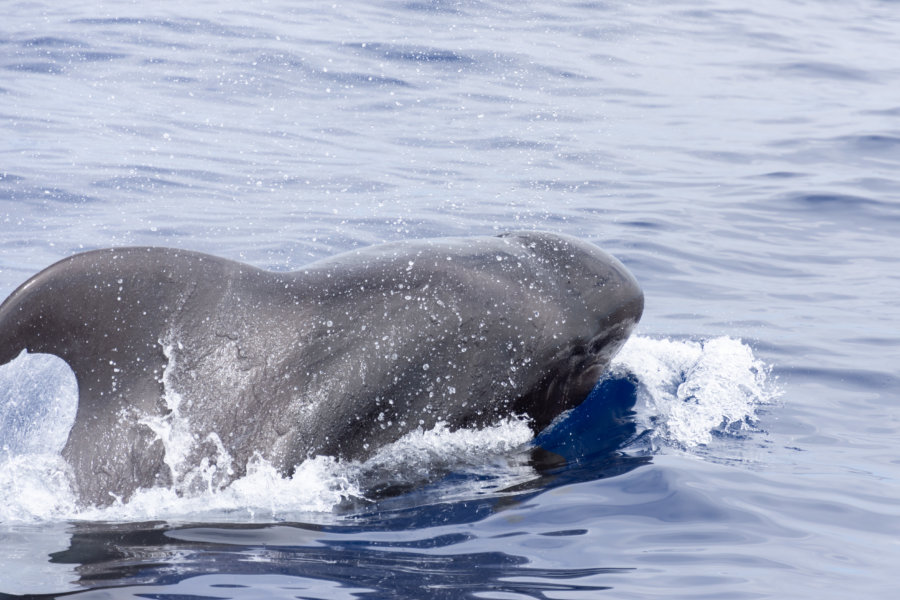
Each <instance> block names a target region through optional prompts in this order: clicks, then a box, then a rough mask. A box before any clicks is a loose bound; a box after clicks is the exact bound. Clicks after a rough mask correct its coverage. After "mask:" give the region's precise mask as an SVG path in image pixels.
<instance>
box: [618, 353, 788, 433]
mask: <svg viewBox="0 0 900 600" xmlns="http://www.w3.org/2000/svg"><path fill="white" fill-rule="evenodd" d="M613 367H614V368H615V367H620V368H622V367H624V368H625V369H626V370H628V371H630V372H632V373H634V375H635V376H636V377H637V378H638V380H639V382H640V385H639V387H638V403H637V409H638V418H639V419H640V420H641V421H643V423H642V424H643V425H645V426H647V427H649V428H653V429H654V430H655V434H656V437H657V439H659V440H662V442H663V443H666V444H669V445H674V446H680V447H684V448H691V447H695V446H699V445H704V444H709V443H710V442H711V441H712V438H713V435H714V434H716V433H722V434H728V433H735V432H739V431H741V430H744V429H747V428H749V427H750V426H752V424H754V423H756V422H757V421H758V415H757V409H758V408H759V407H760V406H764V405H767V404H770V403H772V402H773V401H774V400H775V399H776V398H777V397H778V396H779V394H780V391H779V390H778V388H777V386H776V385H775V382H774V380H773V379H772V378H771V376H770V372H771V367H770V366H768V365H766V364H765V363H764V362H763V361H761V360H759V359H758V358H756V357H755V356H754V355H753V350H752V349H751V348H750V346H748V345H747V344H745V343H743V342H742V341H741V340H739V339H733V338H730V337H727V336H724V337H717V338H713V339H710V340H706V341H690V340H684V341H677V340H668V339H652V338H648V337H643V336H635V337H633V338H631V339H630V340H629V341H628V342H627V343H626V345H625V347H624V348H623V349H622V351H621V352H620V353H619V355H618V356H617V357H616V359H615V361H614V362H613Z"/></svg>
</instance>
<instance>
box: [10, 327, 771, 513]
mask: <svg viewBox="0 0 900 600" xmlns="http://www.w3.org/2000/svg"><path fill="white" fill-rule="evenodd" d="M169 351H171V349H169ZM613 367H614V368H621V369H623V370H627V371H630V372H631V373H633V374H634V375H635V376H636V377H637V379H638V381H639V384H638V394H639V398H638V405H637V410H638V420H639V425H641V426H644V427H646V428H650V429H653V430H654V431H655V435H656V439H657V441H659V442H660V443H662V444H663V445H667V446H670V447H677V448H684V449H688V450H689V451H690V449H691V448H697V447H698V446H699V447H705V446H704V445H706V444H709V443H710V441H711V440H712V438H713V436H714V435H715V434H726V435H728V434H730V433H733V432H735V431H740V430H741V429H742V428H744V427H750V426H751V425H752V424H753V423H754V422H755V421H756V419H757V409H758V408H759V407H761V406H764V405H766V404H769V403H771V402H772V401H773V400H774V399H775V398H777V396H778V393H779V392H778V390H777V387H776V386H775V384H774V382H773V380H772V378H771V377H770V369H769V367H768V366H766V365H765V364H764V363H763V362H762V361H760V360H759V359H757V358H756V357H755V356H754V355H753V352H752V350H751V349H750V347H749V346H747V345H746V344H744V343H742V342H741V341H740V340H735V339H732V338H728V337H720V338H715V339H711V340H707V341H702V342H697V341H673V340H667V339H651V338H647V337H642V336H636V337H634V338H632V339H631V340H630V341H629V342H628V343H627V344H626V346H625V347H624V348H623V350H622V352H621V353H620V354H619V356H618V357H617V358H616V360H615V362H614V364H613ZM164 376H165V374H164ZM166 389H167V397H166V400H167V402H168V403H169V408H170V409H171V413H170V415H169V416H167V417H166V418H165V419H161V420H158V421H154V422H153V423H149V422H148V424H149V425H151V426H152V427H153V428H154V431H155V432H156V433H157V435H158V436H159V437H160V438H161V439H163V440H164V442H165V444H166V450H167V460H168V461H169V462H170V466H171V467H173V471H174V472H176V473H177V474H178V477H177V479H178V481H179V483H178V484H177V485H175V486H173V487H172V488H170V489H160V488H157V489H150V490H141V491H139V492H137V493H136V494H135V495H134V496H133V497H132V498H131V499H130V500H129V501H128V502H125V503H121V502H120V503H117V504H115V505H113V506H110V507H105V508H91V509H79V508H77V506H76V503H75V496H74V494H73V493H72V490H71V488H70V484H69V481H70V480H69V475H68V467H67V465H66V464H65V462H64V461H63V460H62V458H61V457H60V455H59V450H60V449H61V448H62V446H63V444H64V442H65V439H66V436H67V435H68V429H69V428H70V427H71V424H72V422H73V420H74V412H75V406H76V404H77V388H76V385H75V381H74V376H73V375H72V372H71V370H69V369H68V367H67V366H65V364H64V363H63V362H62V361H60V360H58V359H55V358H52V357H46V356H37V355H26V354H23V355H22V356H20V357H19V358H18V359H16V360H14V361H12V362H11V363H10V364H8V365H6V366H4V367H0V401H2V404H0V448H2V449H3V451H2V453H0V522H6V523H9V522H35V521H45V522H46V521H63V520H81V519H87V520H108V521H109V520H111V521H134V520H153V519H168V520H178V519H190V520H193V521H198V520H210V521H220V520H241V521H247V520H261V521H271V520H279V519H289V518H299V519H306V520H312V519H315V518H316V517H315V515H316V514H318V515H327V514H330V513H331V512H332V511H333V510H334V508H335V507H337V506H338V505H340V504H341V503H342V502H345V501H346V500H347V499H348V498H356V499H361V498H364V496H365V495H366V494H367V493H368V490H367V485H368V484H370V483H372V481H373V478H374V480H376V481H378V482H383V481H384V480H385V479H386V480H387V482H386V483H387V484H388V485H390V484H395V483H396V484H401V485H402V484H408V483H411V482H412V483H416V482H422V483H427V482H428V481H433V477H434V474H435V473H437V474H440V473H461V472H467V473H477V474H479V476H478V477H473V478H459V479H460V480H462V481H463V482H464V483H465V482H466V481H468V483H467V485H469V486H470V487H468V488H466V489H461V488H460V489H456V488H452V489H451V488H450V487H446V486H443V484H442V485H441V486H438V488H437V490H436V491H435V492H434V493H435V494H440V498H437V499H438V500H439V501H446V500H448V498H449V499H453V497H456V496H458V497H471V496H472V494H479V493H493V491H494V490H502V489H504V488H505V487H509V486H512V485H515V484H516V483H519V482H522V481H527V480H528V479H530V478H532V477H534V475H535V474H534V471H533V470H532V469H531V467H530V466H528V465H527V464H526V463H525V462H524V461H523V462H522V464H518V463H517V462H516V460H517V459H516V458H515V457H516V456H517V451H518V450H519V449H522V448H523V447H525V446H526V445H527V444H528V442H529V441H530V440H531V438H532V434H531V430H530V428H529V427H528V424H527V423H526V422H525V421H523V420H520V419H515V418H510V419H507V420H506V421H503V422H501V423H499V424H497V425H494V426H493V427H487V428H484V429H480V430H471V429H464V430H458V431H450V429H449V427H448V426H447V425H446V424H443V423H440V424H438V425H437V426H436V427H435V428H433V429H431V430H422V429H418V430H415V431H412V432H410V433H408V434H407V435H405V436H404V437H402V438H401V439H399V440H398V441H397V442H395V443H393V444H390V445H388V446H386V447H384V448H382V449H381V450H379V451H378V452H377V453H376V454H375V456H373V457H372V458H371V459H369V460H368V461H365V462H350V461H339V460H336V459H334V458H332V457H321V456H320V457H315V458H310V459H308V460H306V461H304V462H303V463H302V464H300V465H298V466H297V468H296V469H295V472H294V473H293V475H292V476H291V477H286V476H283V475H281V474H280V473H278V472H277V470H276V469H275V468H274V467H273V466H272V465H271V464H269V463H267V462H266V461H264V460H262V459H260V458H255V459H253V460H251V462H250V464H249V465H248V468H247V472H246V474H245V475H244V476H242V477H240V478H238V479H236V480H234V481H232V482H231V483H230V484H228V485H221V484H218V483H216V482H217V481H219V480H217V478H216V477H215V474H216V472H215V469H223V468H227V467H228V464H227V460H225V459H226V458H227V452H226V451H225V448H224V447H223V446H222V444H221V441H220V440H218V439H217V438H216V437H215V436H212V437H210V438H208V439H205V440H195V439H194V438H193V437H192V436H191V434H190V428H189V427H188V424H187V423H185V422H183V418H182V417H181V415H180V408H181V406H182V404H181V403H182V402H183V399H182V398H180V397H179V396H178V395H177V394H176V393H175V392H174V391H172V389H171V386H168V385H167V386H166ZM198 444H202V445H204V447H215V448H218V449H219V452H218V453H217V454H218V456H217V460H216V462H217V465H209V464H202V463H201V464H200V465H193V466H190V465H188V462H190V460H191V457H190V452H191V449H192V448H195V447H196V446H197V445H198ZM170 452H171V454H169V453H170ZM503 457H507V458H506V459H504V458H503ZM510 457H512V458H510ZM482 475H483V476H482ZM492 478H493V479H492ZM460 485H462V484H460ZM471 486H480V488H479V489H477V490H476V489H473V488H472V487H471ZM426 501H427V499H426Z"/></svg>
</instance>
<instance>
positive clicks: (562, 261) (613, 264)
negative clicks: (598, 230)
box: [501, 232, 644, 431]
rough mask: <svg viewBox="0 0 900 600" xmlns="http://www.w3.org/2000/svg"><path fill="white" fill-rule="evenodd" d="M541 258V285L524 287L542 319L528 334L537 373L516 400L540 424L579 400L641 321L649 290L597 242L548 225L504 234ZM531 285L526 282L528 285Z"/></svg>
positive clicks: (529, 308)
mask: <svg viewBox="0 0 900 600" xmlns="http://www.w3.org/2000/svg"><path fill="white" fill-rule="evenodd" d="M501 237H502V238H503V239H505V240H507V241H508V242H510V243H514V244H519V245H521V246H522V247H523V248H524V249H527V251H528V252H529V253H530V255H531V256H532V257H533V259H534V260H535V261H536V262H537V263H538V264H539V265H540V267H541V268H540V270H539V273H540V281H539V282H537V283H536V287H538V288H539V289H538V290H537V291H536V292H535V293H534V294H530V295H526V294H523V297H525V298H526V301H527V302H530V303H531V305H530V306H528V305H526V306H524V307H523V309H522V310H525V311H533V314H534V315H536V316H535V318H536V319H539V321H540V327H539V328H538V329H537V332H536V333H535V335H534V337H533V339H532V340H530V342H531V351H532V353H533V354H534V355H535V356H534V358H535V360H534V361H533V364H536V365H542V366H543V369H542V371H540V372H537V373H536V376H537V377H538V380H537V382H536V383H534V385H533V386H532V387H531V388H530V389H528V390H527V391H526V392H525V393H524V394H523V395H522V396H520V397H519V398H518V399H517V400H516V402H515V407H516V409H517V410H518V411H519V412H523V413H526V414H528V415H529V416H530V417H531V419H532V424H533V428H534V429H535V430H536V431H539V430H541V429H543V428H544V427H546V426H547V425H549V424H550V422H551V421H552V420H553V419H554V418H556V416H558V415H559V414H560V413H562V412H564V411H565V410H568V409H570V408H572V407H574V406H576V405H578V404H579V403H581V402H582V401H583V400H584V399H585V398H586V397H587V396H588V394H589V393H590V392H591V390H592V389H593V388H594V386H595V385H596V384H597V382H598V381H599V380H600V378H601V377H602V375H603V373H604V372H605V371H606V370H607V368H608V367H609V364H610V362H611V361H612V359H613V357H614V356H615V355H616V353H617V352H618V351H619V349H620V348H621V347H622V346H623V345H624V344H625V342H626V340H627V339H628V337H629V335H630V334H631V332H632V331H633V329H634V327H635V326H636V325H637V323H638V321H640V318H641V315H642V313H643V309H644V294H643V292H642V291H641V288H640V286H639V285H638V282H637V280H636V279H635V278H634V276H633V275H632V274H631V273H630V272H629V271H628V269H626V268H625V266H624V265H623V264H622V263H621V262H619V261H618V260H617V259H616V258H614V257H613V256H611V255H609V254H607V253H606V252H604V251H603V250H601V249H600V248H598V247H597V246H595V245H594V244H591V243H588V242H585V241H582V240H579V239H576V238H573V237H570V236H564V235H557V234H551V233H545V232H514V233H508V234H504V235H503V236H501ZM524 287H528V286H523V288H524Z"/></svg>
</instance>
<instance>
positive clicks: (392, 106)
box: [0, 0, 900, 599]
mask: <svg viewBox="0 0 900 600" xmlns="http://www.w3.org/2000/svg"><path fill="white" fill-rule="evenodd" d="M3 13H4V15H5V16H4V18H3V22H2V24H0V48H2V52H0V128H2V130H0V232H2V235H0V296H3V297H5V296H6V294H8V293H9V292H11V291H12V290H13V289H14V288H15V287H16V286H17V285H18V284H19V283H21V282H22V281H24V280H25V279H26V278H27V277H29V276H30V275H32V274H33V273H35V272H36V271H38V270H39V269H41V268H43V267H45V266H47V265H48V264H50V263H51V262H53V261H55V260H58V259H60V258H62V257H65V256H68V255H70V254H71V253H73V252H76V251H78V250H81V249H88V248H95V247H102V246H110V245H123V244H153V245H168V246H178V247H185V248H191V249H196V250H202V251H206V252H211V253H214V254H217V255H220V256H226V257H229V258H235V259H240V260H244V261H246V262H250V263H252V264H254V265H258V266H262V267H266V268H271V269H291V268H297V267H299V266H301V265H303V264H305V263H307V262H310V261H312V260H314V259H317V258H321V257H325V256H328V255H331V254H334V253H337V252H339V251H342V250H347V249H350V248H353V247H357V246H363V245H368V244H371V243H376V242H380V241H385V240H392V239H401V238H415V237H428V236H441V235H457V234H484V233H491V232H494V231H504V230H508V229H515V228H540V229H548V230H553V231H559V232H564V233H568V234H573V235H578V236H580V237H583V238H585V239H589V240H592V241H594V242H596V243H598V244H600V245H601V246H603V247H604V248H605V249H607V250H608V251H610V252H611V253H613V254H615V255H616V256H617V257H619V258H620V259H621V260H622V261H623V262H624V263H626V264H627V265H628V266H629V268H630V269H631V270H632V271H633V272H634V274H635V275H636V277H637V278H638V280H639V281H640V282H641V283H642V285H643V286H644V290H645V294H646V298H647V308H646V310H645V314H644V319H643V321H642V323H641V325H640V329H639V332H638V336H637V337H636V339H634V340H633V342H631V343H629V345H628V346H627V347H626V349H625V351H624V353H623V355H622V357H621V358H620V360H619V363H618V365H617V368H616V371H615V372H614V373H613V375H612V376H611V377H610V378H609V380H608V381H607V382H606V384H605V385H604V386H602V387H601V388H598V390H596V391H595V393H594V394H593V395H592V397H591V398H590V399H589V400H588V401H587V402H586V404H585V405H584V406H583V407H582V408H581V409H580V410H578V411H575V412H574V413H573V414H572V415H570V416H569V418H568V419H567V420H566V421H564V422H563V423H561V424H560V425H559V427H558V428H557V429H556V430H554V431H551V432H548V433H546V434H544V435H543V436H542V438H541V440H539V443H542V444H544V445H545V446H547V447H549V448H552V449H554V450H555V451H557V452H559V453H561V454H563V455H565V456H567V457H568V458H569V459H570V463H571V464H570V466H568V467H566V468H564V469H557V470H554V471H551V472H549V473H538V472H536V471H534V470H533V469H531V467H529V466H528V465H527V464H525V462H524V461H523V459H522V456H523V452H525V451H526V449H525V446H526V445H527V439H523V438H522V429H521V428H520V427H519V425H520V424H518V423H516V422H514V421H513V422H508V423H505V424H501V425H498V427H497V428H494V429H491V430H488V431H485V432H460V433H457V434H449V433H447V432H440V431H438V432H431V433H430V434H429V433H422V434H421V435H419V436H418V437H416V438H415V439H411V440H408V442H409V444H408V445H407V446H404V447H402V448H392V449H390V450H389V451H388V452H387V453H386V454H385V455H383V456H381V457H380V458H379V459H378V460H376V461H374V462H373V463H370V464H365V465H342V464H335V463H333V462H331V463H329V462H328V461H326V460H320V461H310V464H308V465H306V464H305V465H304V469H305V470H303V469H301V470H300V471H299V473H300V475H297V476H295V478H294V480H283V479H281V478H279V477H277V475H274V474H272V473H268V472H266V471H265V469H261V470H260V472H259V473H257V474H256V478H255V479H253V480H252V481H246V482H244V483H245V485H244V486H243V487H239V488H237V487H236V488H235V489H233V490H227V492H228V493H218V494H207V495H203V496H200V497H197V498H178V497H175V496H173V495H166V494H164V493H162V492H160V493H159V494H156V495H153V494H148V495H146V496H145V497H142V498H139V499H138V500H137V501H135V502H132V503H129V504H127V505H125V506H117V507H113V508H110V509H108V510H105V511H93V512H92V511H79V510H77V509H76V508H75V507H74V506H73V504H72V502H71V499H70V497H69V496H68V495H67V494H68V490H67V487H66V482H65V480H64V478H63V477H62V475H61V474H60V465H59V462H58V456H57V452H58V448H59V447H60V445H61V443H62V441H63V440H64V439H65V436H66V434H67V427H68V426H69V424H70V423H71V419H72V410H73V407H74V398H75V394H76V392H75V388H74V385H75V384H74V380H73V378H72V377H71V372H69V371H68V370H67V368H66V367H65V366H64V365H61V364H60V363H59V362H58V361H52V360H49V361H48V360H46V359H45V358H44V357H40V356H24V357H20V358H19V359H17V360H16V361H14V362H13V363H11V364H9V365H7V366H5V367H3V368H2V369H0V443H2V450H3V451H2V456H0V505H2V506H0V592H3V593H6V594H11V595H49V596H54V595H59V594H65V593H75V594H76V595H78V596H80V597H84V598H101V597H102V598H108V597H145V598H146V597H152V598H174V597H180V598H184V597H192V598H201V597H207V598H212V597H215V598H259V597H283V598H288V597H290V598H464V597H470V598H492V599H511V598H596V597H604V596H606V597H614V598H653V597H665V598H677V597H684V598H698V597H709V598H760V597H772V598H835V599H844V598H848V597H871V598H888V597H892V595H893V594H894V593H896V588H897V586H898V584H900V575H898V573H897V568H896V565H897V564H898V562H900V541H898V540H900V484H898V476H900V459H898V451H897V449H898V441H897V440H898V434H900V406H898V400H900V392H898V389H900V372H898V368H900V367H898V365H900V309H898V307H897V294H898V291H900V276H898V272H900V252H898V250H897V244H896V239H897V238H898V236H900V92H898V90H900V5H898V4H897V3H896V2H889V1H887V0H884V1H880V2H879V1H874V0H868V1H859V2H852V3H847V2H840V3H839V2H819V3H800V2H791V1H788V0H780V1H779V0H762V1H761V2H756V3H754V4H753V5H752V6H751V7H749V8H747V7H746V3H742V4H738V3H728V2H725V1H724V0H711V1H706V2H704V1H696V2H685V1H677V2H665V3H664V2H646V1H639V2H632V3H629V4H628V5H627V6H622V5H620V3H590V2H584V3H580V2H574V3H528V2H517V3H506V4H504V3H494V2H427V1H425V2H416V1H410V2H384V1H376V2H352V1H351V2H344V3H338V4H321V5H320V4H315V3H309V6H304V5H295V4H293V3H288V2H279V1H277V0H273V1H272V2H267V3H260V4H259V6H254V7H252V8H251V7H250V5H248V4H246V3H243V2H236V1H223V2H204V1H200V2H192V3H191V2H181V3H156V4H152V3H151V4H147V3H143V4H141V3H134V4H133V3H129V2H115V1H113V2H103V3H100V2H87V1H78V0H76V1H73V2H67V3H63V4H62V5H60V3H50V2H39V1H38V2H17V1H12V2H6V3H5V5H4V10H3ZM379 461H381V462H379ZM301 475H302V476H301ZM385 480H386V481H388V482H389V483H391V484H397V485H400V486H401V487H402V486H405V488H404V489H406V488H410V489H409V491H407V492H406V493H403V494H399V495H390V496H388V497H385V498H382V499H380V500H378V499H375V501H368V500H363V499H361V498H360V495H366V493H367V491H369V490H371V488H372V484H373V482H382V481H385Z"/></svg>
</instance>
